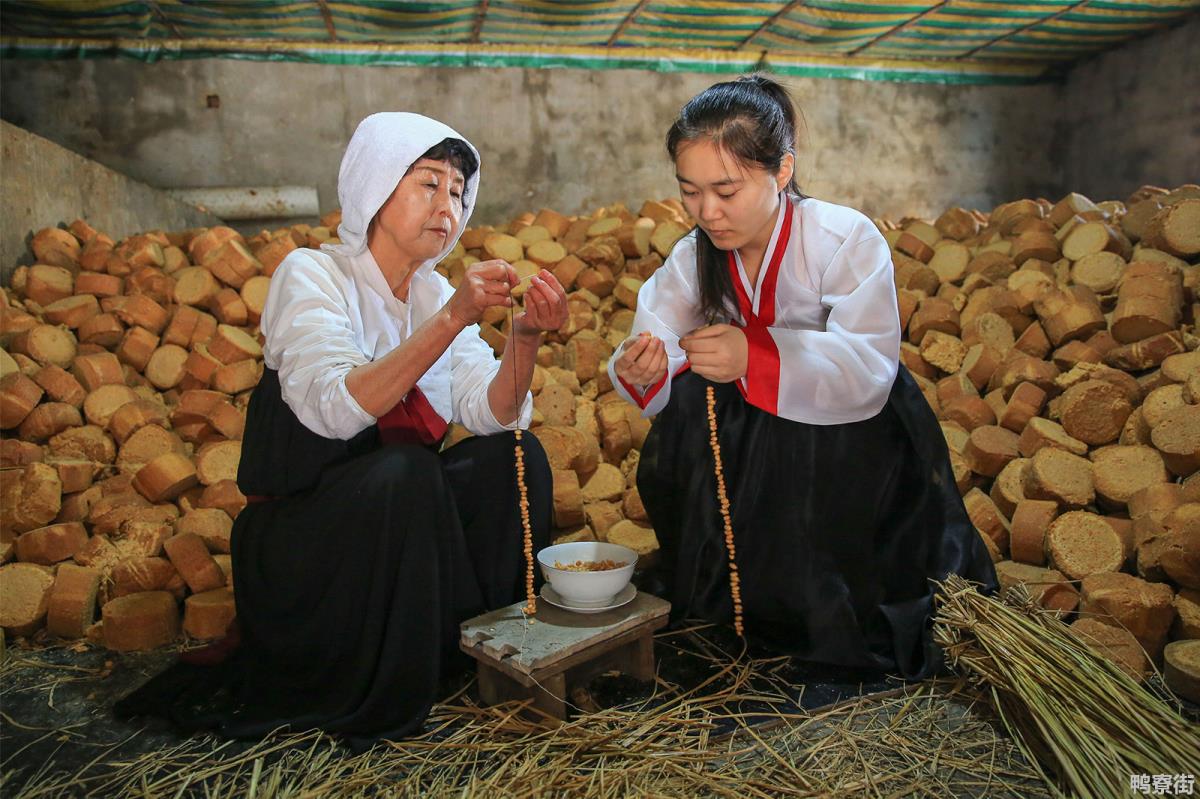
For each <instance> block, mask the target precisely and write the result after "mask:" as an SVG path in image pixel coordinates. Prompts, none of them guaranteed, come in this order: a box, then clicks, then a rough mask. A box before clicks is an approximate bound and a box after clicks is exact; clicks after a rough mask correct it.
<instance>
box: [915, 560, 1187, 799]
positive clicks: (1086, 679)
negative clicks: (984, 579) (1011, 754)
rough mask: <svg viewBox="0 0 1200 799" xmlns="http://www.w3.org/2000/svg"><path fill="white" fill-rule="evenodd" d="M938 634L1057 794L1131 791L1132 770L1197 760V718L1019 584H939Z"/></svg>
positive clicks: (1167, 770) (1098, 797) (1174, 769)
mask: <svg viewBox="0 0 1200 799" xmlns="http://www.w3.org/2000/svg"><path fill="white" fill-rule="evenodd" d="M941 588H942V592H941V596H940V600H939V610H938V613H937V620H936V624H935V627H934V637H935V639H936V640H937V642H938V643H939V644H940V645H941V646H942V647H943V648H944V649H945V651H946V657H947V660H948V662H949V663H950V665H951V666H953V667H955V668H956V669H957V670H959V671H960V672H963V673H966V674H969V675H971V676H972V677H973V678H974V679H975V680H976V681H977V682H979V683H980V684H982V685H983V686H984V687H985V688H986V689H987V691H988V692H989V693H990V695H991V698H992V701H993V703H994V705H995V708H996V710H997V712H998V714H999V716H1000V719H1001V720H1002V722H1003V724H1004V726H1005V727H1006V728H1007V729H1008V731H1009V733H1010V734H1011V735H1012V736H1013V738H1014V740H1015V741H1016V743H1017V745H1018V746H1019V747H1020V748H1021V751H1022V752H1023V753H1024V754H1025V756H1026V757H1027V758H1028V759H1029V760H1030V762H1031V763H1033V764H1034V765H1035V768H1037V769H1038V770H1039V772H1040V773H1041V774H1042V777H1043V778H1044V779H1045V780H1046V783H1047V784H1048V785H1050V786H1051V788H1052V789H1053V790H1054V791H1055V795H1056V796H1062V797H1067V796H1083V797H1089V799H1091V798H1092V797H1094V798H1095V799H1102V797H1127V796H1128V795H1129V779H1130V776H1131V775H1135V774H1171V775H1174V774H1180V773H1187V772H1188V771H1189V769H1192V770H1194V768H1195V765H1196V763H1200V734H1198V732H1197V728H1196V726H1195V725H1193V724H1189V723H1188V722H1187V721H1185V720H1184V719H1183V718H1182V717H1181V716H1179V715H1178V714H1177V713H1176V712H1175V711H1174V710H1173V709H1172V707H1171V706H1170V705H1169V704H1167V703H1166V702H1164V701H1163V699H1162V698H1160V697H1158V696H1155V695H1154V694H1153V693H1152V692H1151V691H1150V690H1149V689H1147V688H1146V687H1143V686H1142V685H1140V684H1138V683H1137V682H1135V681H1134V680H1133V679H1132V678H1131V677H1129V675H1127V674H1126V673H1125V672H1124V671H1122V670H1121V669H1120V668H1119V667H1118V666H1116V665H1115V664H1114V663H1112V662H1111V661H1109V660H1107V659H1105V658H1104V657H1102V656H1101V655H1099V654H1097V653H1096V652H1094V651H1093V650H1092V649H1090V648H1088V646H1087V645H1086V644H1084V643H1083V642H1082V641H1081V640H1079V639H1078V638H1077V637H1076V636H1075V635H1073V634H1072V633H1071V632H1070V631H1069V629H1068V627H1067V626H1066V625H1065V624H1063V623H1062V622H1061V621H1060V620H1059V619H1058V618H1057V617H1056V616H1055V615H1054V614H1053V613H1050V612H1047V611H1045V610H1044V609H1042V608H1040V607H1038V606H1037V604H1036V603H1034V602H1033V601H1032V599H1031V598H1030V597H1029V595H1028V593H1027V591H1026V590H1025V589H1024V586H1016V587H1014V589H1013V590H1010V591H1007V592H1005V593H1004V595H1003V597H1002V598H1001V599H999V600H998V599H994V598H989V597H985V596H983V595H982V594H980V593H979V592H978V591H977V590H976V589H975V588H974V586H972V585H971V584H970V583H968V582H967V581H966V580H963V579H962V578H961V577H959V576H957V575H951V576H950V577H949V578H948V579H947V580H946V581H945V582H943V583H942V586H941Z"/></svg>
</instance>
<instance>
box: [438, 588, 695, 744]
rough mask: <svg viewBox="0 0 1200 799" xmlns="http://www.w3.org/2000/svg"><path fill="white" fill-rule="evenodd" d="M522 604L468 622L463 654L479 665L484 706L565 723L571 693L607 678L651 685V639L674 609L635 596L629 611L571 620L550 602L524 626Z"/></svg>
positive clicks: (541, 603)
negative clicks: (511, 704)
mask: <svg viewBox="0 0 1200 799" xmlns="http://www.w3.org/2000/svg"><path fill="white" fill-rule="evenodd" d="M524 605H525V603H524V602H517V603H516V604H513V605H509V606H508V607H504V608H500V609H499V610H494V611H492V612H491V613H485V614H484V615H482V616H476V617H475V618H473V619H470V620H468V621H465V622H463V624H462V637H461V638H460V640H459V647H460V648H461V649H462V651H464V652H466V653H467V654H468V655H470V656H471V657H473V658H475V660H477V661H478V663H479V695H480V698H481V699H483V702H484V704H487V705H495V704H498V703H500V702H507V701H510V700H518V701H520V700H528V699H531V700H533V706H534V707H536V708H537V709H539V710H541V711H543V712H544V713H546V714H547V715H548V716H551V717H552V718H555V719H560V720H563V721H565V720H566V718H567V703H566V698H567V695H568V693H567V692H568V691H570V690H571V689H572V688H575V687H577V686H583V685H585V684H586V683H587V681H588V680H590V679H591V678H593V677H595V676H596V675H598V674H602V673H603V672H606V671H611V670H616V671H620V672H622V673H624V674H628V675H630V676H631V677H635V678H637V679H639V680H653V679H654V632H655V630H658V629H660V628H662V627H664V626H666V624H667V620H668V619H667V612H668V611H669V610H670V609H671V603H670V602H666V601H664V600H662V599H659V598H658V597H656V596H653V595H652V594H645V593H641V592H638V595H637V596H636V597H634V598H633V601H632V602H630V603H629V604H628V605H625V606H624V607H620V608H616V609H615V610H609V611H605V612H603V613H593V614H584V613H572V612H571V611H569V610H563V609H561V608H557V607H555V606H554V605H551V604H550V603H548V602H545V601H543V600H541V599H539V600H538V603H537V615H536V616H535V617H534V618H533V619H531V620H529V621H526V619H525V617H524V615H523V614H522V613H521V608H522V607H524Z"/></svg>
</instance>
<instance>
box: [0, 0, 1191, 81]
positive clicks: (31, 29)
mask: <svg viewBox="0 0 1200 799" xmlns="http://www.w3.org/2000/svg"><path fill="white" fill-rule="evenodd" d="M1198 10H1200V0H1141V1H1140V2H1138V1H1136V0H1127V1H1126V2H1112V1H1111V0H1076V1H1075V2H1062V0H1027V2H1019V3H1013V2H999V0H942V2H929V1H928V0H924V1H922V0H913V1H912V2H903V0H900V1H897V0H889V1H888V2H883V0H855V1H854V2H842V0H792V1H791V2H754V1H753V0H741V1H726V2H718V1H717V0H703V1H701V2H683V1H682V0H659V1H658V2H652V1H651V0H640V1H636V0H490V1H489V0H469V1H466V0H444V1H443V2H385V1H384V0H374V1H368V2H336V0H145V1H143V2H122V1H120V0H7V1H6V2H4V3H2V4H0V56H2V57H8V58H90V57H107V56H114V55H117V56H126V57H132V58H138V59H142V60H145V61H154V60H158V59H162V58H210V57H232V58H252V59H265V60H298V61H310V62H320V63H337V64H363V65H422V66H515V67H527V66H534V67H541V66H571V67H581V68H591V69H618V68H641V69H655V70H660V71H702V72H742V71H746V70H749V69H753V68H755V67H763V66H766V67H768V68H770V69H772V70H774V71H776V72H779V73H781V74H789V75H809V76H817V77H843V78H856V79H870V80H913V81H933V82H945V83H1008V82H1029V81H1034V80H1039V79H1042V78H1044V77H1046V76H1048V75H1053V74H1055V72H1056V70H1059V69H1061V67H1062V66H1063V65H1065V64H1069V63H1070V62H1072V61H1075V60H1077V59H1079V58H1081V57H1084V56H1087V55H1091V54H1094V53H1097V52H1100V51H1103V50H1107V49H1110V48H1112V47H1114V46H1116V45H1118V44H1120V43H1122V42H1124V41H1126V40H1128V39H1131V38H1134V37H1137V36H1141V35H1144V34H1146V33H1148V32H1150V31H1153V30H1157V29H1160V28H1164V27H1167V26H1170V25H1173V24H1176V23H1178V22H1180V21H1181V20H1182V19H1183V18H1184V17H1185V16H1187V15H1189V14H1194V13H1196V12H1197V11H1198Z"/></svg>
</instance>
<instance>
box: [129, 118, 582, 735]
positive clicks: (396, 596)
mask: <svg viewBox="0 0 1200 799" xmlns="http://www.w3.org/2000/svg"><path fill="white" fill-rule="evenodd" d="M478 190H479V154H478V152H477V151H476V150H475V148H474V147H473V146H471V145H470V144H469V143H468V142H467V141H466V140H465V139H464V138H463V137H462V136H460V135H459V134H458V133H456V132H455V131H454V130H452V129H451V128H449V127H447V126H445V125H443V124H442V123H440V122H437V121H435V120H432V119H428V118H426V117H423V116H419V115H417V114H405V113H383V114H374V115H372V116H370V117H368V118H367V119H365V120H363V122H362V123H361V124H360V125H359V126H358V129H357V130H356V131H355V133H354V136H353V138H352V139H351V141H350V145H349V147H348V149H347V150H346V154H345V156H344V158H343V159H342V166H341V171H340V173H339V176H338V198H339V200H340V201H341V206H342V222H341V226H340V227H339V228H338V236H339V238H340V240H341V243H340V244H336V245H333V246H328V245H327V246H326V247H324V248H322V250H320V251H316V250H309V249H298V250H295V251H293V252H292V253H290V254H289V255H288V257H287V258H286V259H285V260H284V262H283V263H282V264H281V265H280V267H279V270H278V271H277V272H276V274H275V275H274V277H273V278H272V280H271V289H270V293H269V294H268V297H267V302H266V307H265V309H264V311H263V315H262V321H261V323H260V328H261V330H262V333H263V336H264V338H265V344H264V346H263V359H264V363H265V370H264V373H263V376H262V380H261V382H260V383H259V384H258V386H257V387H256V388H255V390H254V394H253V395H252V397H251V399H250V405H249V408H248V412H247V419H246V430H245V439H244V442H243V445H242V461H241V464H240V467H239V469H238V486H239V487H240V488H241V490H242V492H243V493H244V494H246V495H247V497H248V498H249V499H250V500H251V501H250V504H249V505H248V506H247V507H246V508H245V509H244V510H243V511H242V512H241V514H239V515H238V517H237V520H236V521H235V523H234V527H233V535H232V556H233V574H234V583H235V596H236V599H237V613H238V619H237V623H238V625H239V628H240V639H241V640H240V644H239V645H238V647H237V649H236V650H235V651H234V653H233V655H232V657H230V658H229V659H227V660H224V661H223V662H221V663H220V664H218V665H215V666H214V665H197V664H188V663H182V664H179V665H177V666H175V667H173V668H172V669H170V670H168V671H167V672H166V673H165V674H164V675H161V676H160V677H158V678H156V679H155V680H152V681H151V682H150V683H149V684H148V685H146V686H144V687H143V688H141V689H139V691H137V692H136V693H135V694H133V695H132V696H131V697H129V698H127V699H126V700H124V702H123V703H122V704H121V705H120V706H119V707H118V712H120V713H122V714H125V715H133V714H153V715H166V716H169V717H170V718H171V719H173V720H174V721H175V722H176V723H177V724H178V725H179V726H181V727H183V728H185V729H196V728H212V729H216V730H217V731H219V732H221V733H224V734H226V735H230V736H234V737H257V736H261V735H264V734H266V733H268V732H270V731H271V730H273V729H275V728H276V727H278V726H288V727H290V728H291V729H292V730H294V731H295V730H303V729H310V728H320V729H323V730H326V731H329V732H334V733H341V734H343V735H344V736H346V737H347V738H348V739H350V741H351V743H354V744H362V745H365V744H368V743H371V742H372V741H374V740H376V739H378V738H394V737H398V736H403V735H406V734H410V733H413V732H415V731H417V730H419V729H420V726H421V723H422V722H423V721H424V719H425V716H426V714H427V713H428V710H429V707H430V705H431V704H432V702H433V701H434V699H435V698H436V697H435V692H436V690H437V685H438V680H439V677H440V676H441V675H442V673H443V671H444V668H445V666H446V663H447V660H448V659H449V658H450V657H453V654H454V653H455V652H456V651H457V646H456V645H457V641H458V625H459V622H461V621H462V620H464V619H466V618H468V617H470V616H472V615H475V614H477V613H480V612H482V611H484V610H485V609H489V608H495V607H500V606H503V605H506V604H509V603H511V602H514V601H516V600H517V599H518V598H519V596H520V595H521V587H522V585H523V581H522V577H523V575H524V559H523V555H522V549H523V544H522V535H523V528H522V526H521V519H520V512H519V504H518V503H519V498H518V492H517V485H516V469H515V465H514V460H513V458H514V446H515V444H516V440H515V437H514V435H513V433H512V432H511V431H513V430H516V429H519V428H522V427H527V426H528V424H529V420H530V418H531V415H532V412H533V411H532V400H531V399H530V397H529V394H528V389H529V384H530V380H531V378H532V374H533V365H534V363H535V360H536V356H537V348H538V344H539V343H540V341H541V335H542V332H543V331H545V330H556V329H557V328H559V327H560V326H561V325H562V323H563V322H564V321H565V319H566V295H565V293H564V292H563V290H562V287H561V286H560V285H559V284H558V282H557V281H556V280H555V279H554V277H553V276H552V275H551V274H550V273H549V272H547V271H544V270H543V271H542V272H541V273H540V274H539V275H538V276H536V277H534V278H533V280H532V285H531V287H530V289H529V290H528V292H527V293H526V295H525V297H526V301H525V309H526V310H525V311H524V312H523V313H519V314H518V315H517V316H516V318H515V320H514V324H513V333H512V335H511V337H510V338H509V341H508V345H507V349H506V350H505V352H504V355H503V358H502V360H501V361H499V362H498V361H497V360H496V359H495V357H494V355H493V354H492V351H491V348H490V347H489V346H488V345H487V344H485V343H484V342H483V341H481V340H480V338H479V329H478V326H477V324H476V323H477V322H478V321H479V320H480V318H481V317H482V315H483V313H484V311H485V310H486V309H487V308H489V307H491V306H496V305H500V306H506V307H507V306H510V305H511V304H512V300H511V299H510V291H511V288H512V286H514V285H515V284H516V282H517V278H516V272H515V270H514V269H513V268H512V266H510V265H509V264H507V263H505V262H504V261H484V262H481V263H477V264H474V265H473V266H471V267H470V268H469V269H468V270H467V274H466V276H465V277H464V278H463V280H462V282H461V283H460V285H459V287H458V289H457V290H456V289H454V288H452V287H451V286H450V284H449V283H448V282H447V281H446V280H445V279H444V278H443V277H442V276H441V275H439V274H438V273H437V272H435V271H434V266H435V265H436V264H437V262H438V261H439V260H440V259H441V258H444V257H445V256H446V254H447V253H448V252H450V250H451V249H452V248H453V247H454V244H455V242H456V241H458V237H459V236H460V235H461V234H462V232H463V229H464V228H465V227H466V224H467V220H468V219H469V218H470V216H471V210H472V208H473V207H474V205H475V200H476V197H477V196H478ZM451 421H456V422H460V423H462V424H463V425H465V426H466V427H467V428H468V429H470V430H471V431H472V432H474V433H476V434H477V435H476V437H474V438H470V439H468V440H466V441H464V442H462V443H460V444H458V445H456V446H454V447H452V448H450V449H447V450H445V451H439V445H440V444H441V440H442V437H443V435H444V434H445V431H446V427H447V424H448V423H449V422H451ZM523 446H524V448H525V464H526V472H525V478H526V484H527V487H528V491H529V501H530V517H531V522H532V527H533V533H534V538H535V542H536V545H538V546H540V545H542V544H544V543H546V542H547V540H548V536H549V522H550V513H551V478H550V467H549V464H548V463H547V461H546V456H545V453H544V452H543V451H542V450H541V448H540V446H539V445H538V443H537V439H536V438H534V437H533V436H526V437H524V438H523Z"/></svg>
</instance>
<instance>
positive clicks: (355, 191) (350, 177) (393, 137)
mask: <svg viewBox="0 0 1200 799" xmlns="http://www.w3.org/2000/svg"><path fill="white" fill-rule="evenodd" d="M444 139H458V140H459V141H461V142H463V143H464V144H466V145H467V147H469V148H470V149H471V152H472V153H473V154H474V155H475V160H476V162H477V163H478V161H479V151H478V150H476V149H475V147H474V145H472V144H471V142H469V141H467V139H466V138H465V137H464V136H463V135H462V134H460V133H459V132H458V131H456V130H454V129H453V128H451V127H450V126H448V125H443V124H442V123H441V122H438V121H437V120H436V119H430V118H429V117H425V116H421V115H420V114H409V113H405V112H399V111H387V112H383V113H379V114H371V116H369V117H367V118H366V119H364V120H363V121H362V122H360V123H358V128H357V129H356V130H355V131H354V136H352V137H351V139H350V144H349V146H348V147H346V154H345V155H344V156H342V166H341V169H339V170H338V201H339V202H340V203H341V205H342V223H341V224H340V225H339V226H338V238H339V239H341V243H340V244H326V245H323V246H322V248H321V249H323V250H328V251H330V252H333V253H337V254H339V255H344V256H347V257H350V256H354V255H358V254H359V253H362V252H363V251H364V250H366V249H367V227H368V226H369V225H370V224H371V220H372V219H374V218H375V214H376V213H378V212H379V209H380V208H382V207H383V204H384V203H385V202H387V199H388V197H390V196H392V192H393V191H395V189H396V185H397V184H398V183H399V182H400V179H401V178H403V177H404V175H405V173H407V172H408V169H409V167H411V166H412V165H413V164H414V163H416V161H417V159H418V158H420V157H421V156H422V155H424V154H425V153H426V152H427V151H428V150H429V149H430V148H431V147H433V146H434V145H436V144H440V143H441V142H442V141H443V140H444ZM478 195H479V170H478V169H476V170H475V174H474V175H472V176H471V177H470V178H468V179H467V185H466V189H465V191H464V192H463V212H462V218H461V219H460V220H459V223H458V229H457V230H455V231H453V233H451V235H450V237H449V238H447V240H446V248H445V249H444V250H442V252H441V253H440V254H439V255H438V256H437V258H433V259H431V260H430V261H428V262H426V264H425V265H423V266H422V268H425V267H426V266H432V265H434V264H436V263H437V262H438V261H440V260H441V259H442V258H444V257H445V256H446V254H447V253H448V252H450V250H452V249H454V245H455V244H457V243H458V238H459V236H461V235H462V232H463V230H465V229H466V227H467V220H468V219H470V218H471V211H473V210H474V209H475V200H476V198H477V197H478Z"/></svg>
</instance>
